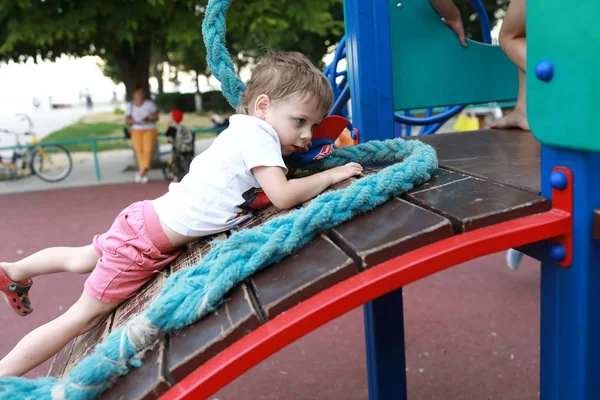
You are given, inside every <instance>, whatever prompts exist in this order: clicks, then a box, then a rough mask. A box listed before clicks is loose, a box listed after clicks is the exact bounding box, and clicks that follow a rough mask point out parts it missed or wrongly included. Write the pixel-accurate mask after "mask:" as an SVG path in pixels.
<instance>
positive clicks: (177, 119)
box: [171, 110, 183, 123]
mask: <svg viewBox="0 0 600 400" xmlns="http://www.w3.org/2000/svg"><path fill="white" fill-rule="evenodd" d="M171 118H173V121H175V122H177V123H180V122H181V120H182V119H183V113H182V112H181V110H173V112H172V113H171Z"/></svg>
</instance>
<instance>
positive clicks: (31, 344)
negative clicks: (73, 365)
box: [0, 292, 119, 376]
mask: <svg viewBox="0 0 600 400" xmlns="http://www.w3.org/2000/svg"><path fill="white" fill-rule="evenodd" d="M118 305H119V303H103V302H101V301H99V300H96V299H94V298H93V297H91V296H90V295H89V294H87V293H85V292H83V293H82V295H81V297H80V298H79V300H78V301H77V302H76V303H75V304H74V305H73V306H72V307H71V308H69V310H68V311H67V312H66V313H64V314H63V315H61V316H60V317H58V318H56V319H55V320H53V321H50V322H48V323H47V324H45V325H42V326H40V327H39V328H37V329H35V330H34V331H32V332H30V333H29V334H28V335H27V336H25V337H24V338H23V339H21V341H20V342H19V343H18V344H17V345H16V346H15V348H14V349H12V351H11V352H10V353H8V355H7V356H6V357H4V358H3V359H2V360H1V361H0V376H21V375H23V374H25V373H27V372H29V371H30V370H32V369H33V368H35V367H37V366H38V365H40V364H41V363H43V362H44V361H46V360H48V359H49V358H50V357H52V356H53V355H54V354H56V353H58V351H60V349H62V348H63V347H65V346H66V345H67V343H69V342H70V341H71V340H73V339H74V338H75V337H77V336H79V335H82V334H84V333H86V332H88V331H89V330H91V329H92V328H93V327H95V326H96V325H98V323H100V321H102V319H103V318H104V317H105V316H106V315H107V314H108V313H110V312H111V311H112V310H113V309H115V308H116V307H117V306H118Z"/></svg>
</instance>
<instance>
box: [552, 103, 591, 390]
mask: <svg viewBox="0 0 600 400" xmlns="http://www.w3.org/2000/svg"><path fill="white" fill-rule="evenodd" d="M591 100H592V99H591V98H590V101H591ZM590 134H592V133H590ZM555 166H565V167H568V168H570V169H571V171H572V172H573V179H574V186H573V187H574V193H573V253H572V254H573V260H572V264H571V267H570V268H563V267H560V266H558V265H556V264H553V263H550V262H548V261H546V262H544V263H543V264H542V272H541V273H542V288H541V291H542V292H541V329H540V331H541V338H540V340H541V366H540V395H541V398H542V399H556V400H558V399H560V400H596V399H598V398H600V357H599V356H600V241H598V240H595V239H594V238H593V236H592V229H593V212H594V209H598V208H600V153H588V152H583V151H573V150H564V149H558V148H553V147H550V146H546V145H543V146H542V194H543V195H544V196H545V197H550V195H551V188H550V183H549V177H550V173H551V171H552V168H553V167H555Z"/></svg>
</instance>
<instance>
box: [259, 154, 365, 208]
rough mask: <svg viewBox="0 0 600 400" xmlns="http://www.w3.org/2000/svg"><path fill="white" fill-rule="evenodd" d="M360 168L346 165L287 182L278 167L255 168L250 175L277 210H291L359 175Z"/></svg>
mask: <svg viewBox="0 0 600 400" xmlns="http://www.w3.org/2000/svg"><path fill="white" fill-rule="evenodd" d="M361 172H362V167H361V166H360V165H359V164H357V163H348V164H346V165H342V166H341V167H337V168H332V169H329V170H327V171H323V172H319V173H318V174H314V175H311V176H308V177H306V178H300V179H291V180H289V181H288V180H287V178H286V177H285V174H284V173H283V170H282V169H281V168H279V167H255V168H252V173H253V174H254V176H255V177H256V180H257V181H258V183H259V184H260V187H261V188H262V190H263V191H264V192H265V194H266V195H267V197H268V198H269V200H270V201H271V203H273V205H274V206H275V207H277V208H292V207H294V206H296V205H298V204H300V203H303V202H305V201H307V200H310V199H312V198H313V197H316V196H318V195H319V194H320V193H322V192H323V191H324V190H325V189H327V188H328V187H329V186H331V185H334V184H336V183H338V182H341V181H344V180H346V179H348V178H350V177H352V176H356V175H359V174H360V173H361Z"/></svg>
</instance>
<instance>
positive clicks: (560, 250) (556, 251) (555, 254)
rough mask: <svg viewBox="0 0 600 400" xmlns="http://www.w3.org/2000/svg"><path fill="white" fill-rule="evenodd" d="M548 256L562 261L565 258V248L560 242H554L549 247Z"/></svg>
mask: <svg viewBox="0 0 600 400" xmlns="http://www.w3.org/2000/svg"><path fill="white" fill-rule="evenodd" d="M550 257H552V259H553V260H555V261H563V260H564V259H565V258H567V249H565V246H563V245H562V244H560V243H554V244H553V245H552V247H550Z"/></svg>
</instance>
